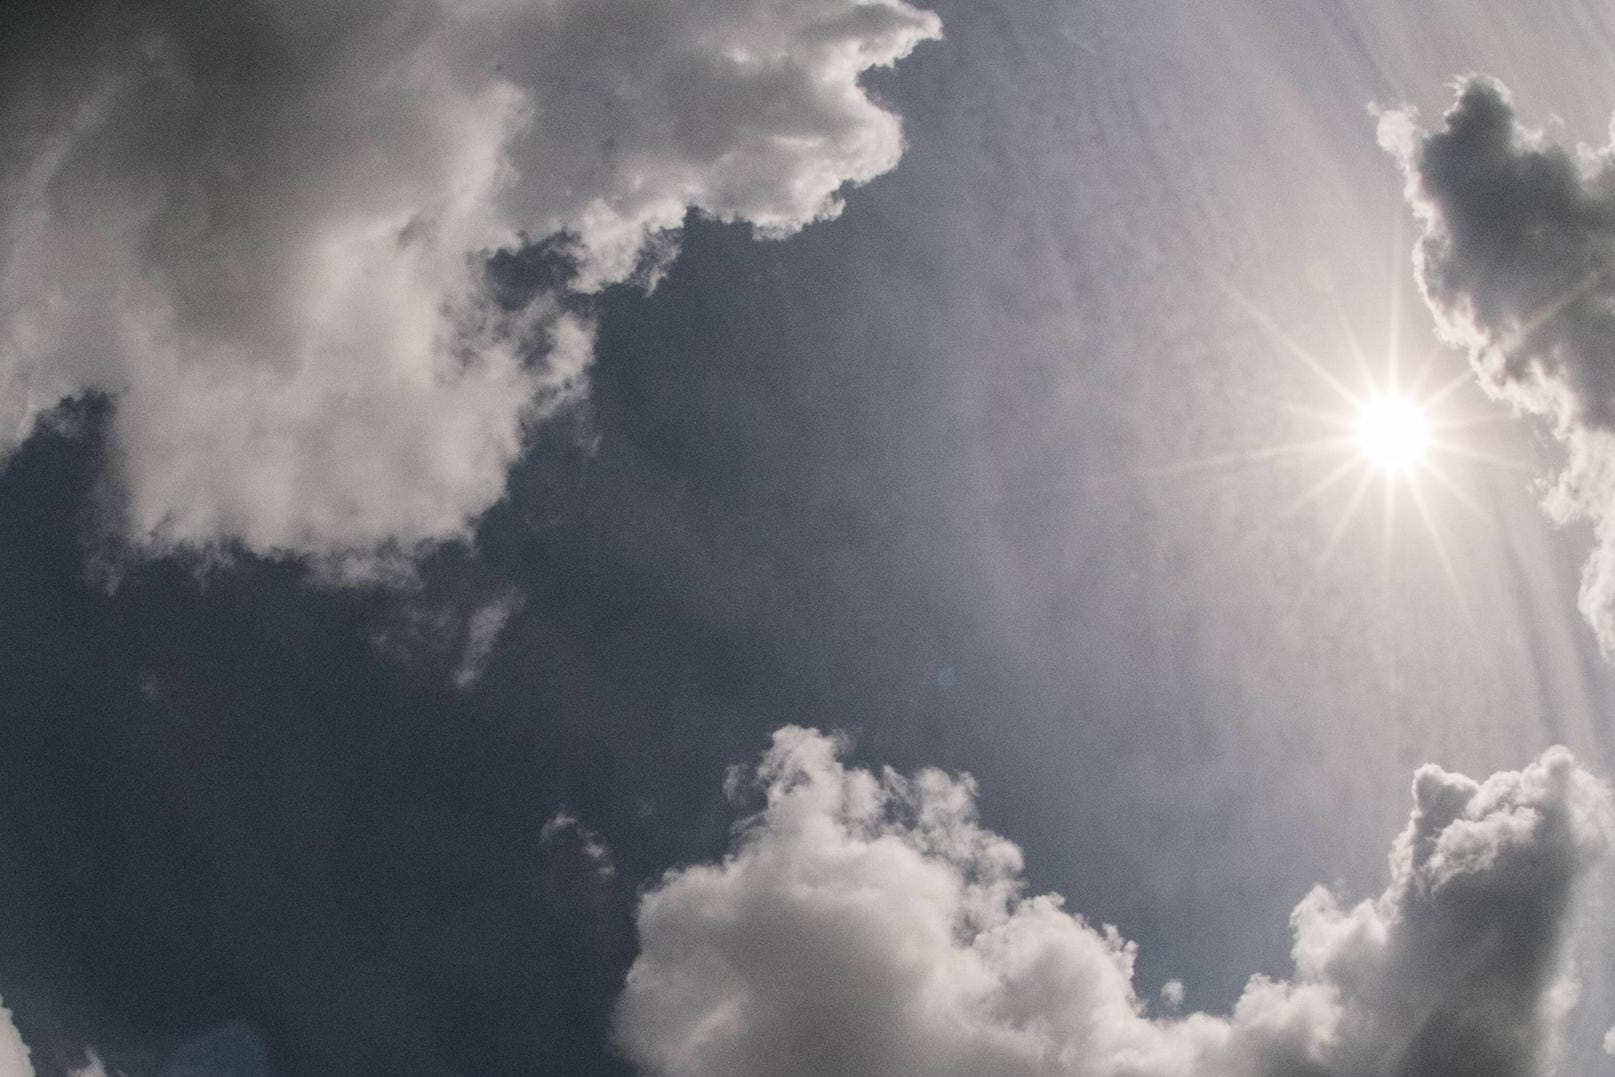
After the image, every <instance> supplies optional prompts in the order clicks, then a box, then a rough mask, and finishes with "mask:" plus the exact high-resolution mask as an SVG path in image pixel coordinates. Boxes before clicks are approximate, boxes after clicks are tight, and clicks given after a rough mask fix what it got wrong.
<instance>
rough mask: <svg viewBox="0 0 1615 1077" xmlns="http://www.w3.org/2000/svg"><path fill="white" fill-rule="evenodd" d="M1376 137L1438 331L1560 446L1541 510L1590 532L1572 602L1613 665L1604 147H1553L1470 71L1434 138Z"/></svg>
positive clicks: (1414, 133)
mask: <svg viewBox="0 0 1615 1077" xmlns="http://www.w3.org/2000/svg"><path fill="white" fill-rule="evenodd" d="M1380 142H1381V144H1382V145H1384V146H1385V147H1386V148H1387V149H1388V150H1389V151H1390V152H1391V153H1392V154H1393V155H1394V156H1395V157H1396V159H1397V161H1398V162H1399V164H1400V165H1401V167H1402V169H1403V171H1404V173H1405V174H1406V176H1407V197H1408V200H1409V202H1410V203H1411V204H1412V206H1413V209H1414V211H1415V213H1416V214H1417V215H1418V217H1419V219H1420V220H1421V222H1422V223H1423V225H1424V235H1423V237H1422V238H1421V239H1420V241H1419V245H1418V248H1417V251H1416V254H1415V261H1416V266H1417V271H1418V278H1419V283H1420V286H1421V288H1422V289H1423V291H1424V296H1425V299H1426V302H1427V303H1428V305H1429V307H1430V309H1431V311H1432V312H1433V313H1434V314H1435V316H1436V320H1437V324H1438V327H1439V329H1440V331H1441V333H1442V335H1443V336H1444V337H1445V338H1446V339H1447V340H1449V341H1451V342H1453V343H1455V344H1458V345H1461V346H1463V347H1465V348H1467V349H1468V351H1469V355H1470V360H1471V363H1472V364H1473V366H1474V368H1475V371H1476V373H1477V375H1479V378H1480V381H1481V385H1482V386H1483V387H1484V388H1485V389H1486V390H1487V391H1488V392H1490V393H1491V394H1492V395H1494V396H1497V397H1499V398H1501V399H1503V400H1506V401H1508V402H1509V403H1511V404H1512V405H1513V406H1514V407H1516V408H1518V409H1520V410H1522V411H1525V412H1529V413H1532V414H1537V415H1543V416H1546V417H1548V418H1549V419H1550V420H1551V422H1552V426H1553V430H1554V432H1555V433H1556V434H1557V436H1558V437H1559V438H1560V439H1561V440H1563V441H1564V442H1565V443H1566V444H1567V446H1568V450H1569V459H1568V463H1567V465H1566V467H1565V469H1564V471H1563V473H1562V474H1561V475H1560V476H1559V477H1558V480H1557V483H1556V484H1555V485H1554V486H1553V487H1552V488H1551V490H1550V491H1549V493H1548V498H1547V505H1548V508H1549V509H1550V510H1551V511H1552V512H1553V513H1554V514H1555V515H1556V516H1557V517H1559V518H1560V519H1572V518H1577V517H1585V518H1587V519H1590V520H1591V521H1592V522H1593V525H1594V528H1595V531H1596V534H1597V548H1596V549H1595V551H1594V553H1593V555H1592V557H1591V558H1590V559H1589V560H1588V562H1587V566H1586V569H1585V571H1584V573H1583V576H1582V588H1581V607H1582V612H1583V613H1584V614H1586V616H1587V618H1588V620H1589V621H1590V622H1591V623H1592V625H1593V627H1594V629H1595V630H1596V631H1597V634H1598V639H1599V643H1600V645H1601V646H1602V647H1603V649H1604V652H1605V654H1606V655H1609V656H1611V657H1615V149H1611V148H1604V149H1594V148H1591V147H1587V146H1577V147H1575V148H1574V149H1567V148H1564V147H1561V146H1557V145H1554V144H1552V143H1550V142H1549V141H1548V139H1547V137H1546V136H1545V135H1544V134H1543V133H1542V132H1541V131H1537V130H1533V129H1531V128H1528V127H1526V126H1524V125H1523V124H1521V123H1520V122H1519V120H1518V119H1517V117H1516V115H1515V111H1514V106H1513V103H1512V101H1511V99H1510V96H1509V93H1508V90H1507V89H1506V88H1505V87H1504V86H1503V85H1502V84H1501V83H1499V82H1497V81H1496V80H1493V79H1489V78H1484V77H1479V76H1476V77H1472V78H1469V79H1466V80H1464V81H1463V82H1462V83H1461V84H1460V85H1459V88H1458V98H1457V102H1456V103H1455V104H1454V105H1453V106H1452V108H1451V109H1449V110H1448V112H1447V114H1446V115H1445V116H1444V117H1443V122H1442V125H1441V128H1440V129H1439V130H1435V131H1425V130H1423V129H1421V128H1420V126H1419V123H1418V117H1417V116H1416V115H1415V114H1414V113H1413V112H1412V111H1411V110H1409V109H1401V110H1395V111H1391V112H1387V113H1385V114H1384V115H1383V116H1382V117H1381V119H1380Z"/></svg>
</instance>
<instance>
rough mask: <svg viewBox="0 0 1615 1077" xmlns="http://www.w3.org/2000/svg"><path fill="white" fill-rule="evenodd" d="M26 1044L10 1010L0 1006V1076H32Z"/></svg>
mask: <svg viewBox="0 0 1615 1077" xmlns="http://www.w3.org/2000/svg"><path fill="white" fill-rule="evenodd" d="M28 1056H29V1051H28V1045H27V1044H25V1043H23V1042H22V1036H21V1035H20V1034H19V1033H18V1032H17V1026H16V1025H15V1024H14V1023H13V1022H12V1020H11V1011H10V1010H8V1009H6V1008H5V1007H4V1006H0V1077H34V1064H33V1063H32V1062H30V1061H29V1058H28Z"/></svg>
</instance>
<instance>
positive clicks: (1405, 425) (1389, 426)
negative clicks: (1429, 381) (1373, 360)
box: [1352, 392, 1434, 475]
mask: <svg viewBox="0 0 1615 1077" xmlns="http://www.w3.org/2000/svg"><path fill="white" fill-rule="evenodd" d="M1352 439H1353V442H1354V444H1355V446H1356V448H1357V452H1358V455H1360V456H1361V457H1362V459H1363V460H1364V461H1365V462H1367V463H1368V464H1369V465H1370V466H1372V467H1376V468H1378V469H1379V470H1381V471H1383V472H1385V473H1387V474H1388V475H1406V474H1409V473H1411V472H1413V471H1415V470H1417V469H1418V468H1420V467H1422V466H1424V464H1425V463H1426V462H1427V461H1428V459H1429V454H1430V447H1431V444H1432V442H1433V441H1434V431H1433V429H1432V423H1431V418H1430V411H1429V408H1428V407H1427V406H1426V405H1425V404H1424V403H1423V402H1421V401H1419V400H1417V399H1414V398H1413V397H1409V396H1403V395H1401V394H1399V393H1394V392H1392V393H1384V394H1377V395H1374V396H1369V397H1366V398H1364V399H1363V400H1361V401H1360V402H1358V404H1357V416H1356V423H1355V425H1354V427H1353V429H1352Z"/></svg>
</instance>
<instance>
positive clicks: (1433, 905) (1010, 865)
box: [618, 728, 1611, 1077]
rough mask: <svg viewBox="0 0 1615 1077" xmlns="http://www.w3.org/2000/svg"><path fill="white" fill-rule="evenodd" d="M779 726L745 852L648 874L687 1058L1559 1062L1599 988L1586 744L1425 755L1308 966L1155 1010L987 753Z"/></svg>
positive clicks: (1176, 1066) (872, 1064)
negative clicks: (1510, 752)
mask: <svg viewBox="0 0 1615 1077" xmlns="http://www.w3.org/2000/svg"><path fill="white" fill-rule="evenodd" d="M841 748H842V746H841V745H840V744H839V743H838V742H837V741H835V740H833V739H831V738H828V737H825V736H823V735H820V734H819V733H816V732H813V731H809V730H804V729H798V728H787V729H783V730H781V731H779V732H778V733H777V734H775V737H774V743H773V747H772V748H771V749H770V750H769V751H768V752H767V754H766V755H765V756H764V757H763V760H762V763H761V765H760V766H759V767H758V768H757V770H756V772H755V776H756V779H757V781H758V782H760V784H761V785H762V787H763V788H764V789H766V792H767V805H766V807H765V808H764V809H763V810H762V812H761V813H760V814H759V815H758V816H756V817H755V818H754V819H752V820H751V821H750V822H749V823H748V824H747V826H746V827H745V828H744V830H743V831H742V834H741V837H740V838H739V840H738V844H737V847H736V848H735V849H734V850H733V851H732V852H731V854H730V855H729V856H728V857H727V858H725V859H724V860H723V861H722V862H721V863H717V864H704V865H697V866H694V867H689V868H685V869H682V870H678V871H674V872H672V873H671V874H669V875H668V876H667V877H666V878H664V879H663V880H662V881H661V883H660V884H659V885H657V886H656V887H654V888H652V889H651V890H650V891H649V892H648V893H646V895H645V896H644V899H643V902H642V904H641V906H640V909H639V918H638V919H639V930H640V937H641V943H642V947H643V949H642V953H641V955H640V957H639V958H638V960H637V961H636V962H635V964H634V966H633V968H632V970H631V972H630V973H629V977H628V984H627V988H626V990H625V992H624V994H623V996H622V999H621V1002H620V1005H619V1010H618V1032H619V1039H620V1042H621V1044H622V1046H623V1048H624V1050H625V1051H626V1052H627V1053H628V1054H629V1055H630V1056H631V1057H632V1058H633V1059H634V1060H636V1061H637V1062H638V1063H640V1064H641V1065H642V1066H644V1067H645V1069H646V1070H647V1071H648V1072H649V1073H652V1074H659V1075H665V1077H684V1075H689V1077H695V1075H700V1077H728V1075H734V1077H752V1075H754V1074H759V1073H769V1074H776V1075H780V1077H827V1075H838V1077H887V1075H890V1074H896V1073H903V1074H925V1075H927V1077H941V1075H950V1074H951V1075H958V1077H967V1075H970V1077H974V1075H977V1074H983V1073H992V1074H998V1075H1005V1077H1008V1075H1017V1074H1024V1075H1028V1077H1031V1075H1040V1077H1075V1075H1084V1077H1123V1075H1126V1077H1167V1075H1173V1077H1190V1075H1193V1077H1218V1075H1226V1077H1236V1075H1238V1077H1256V1075H1271V1077H1279V1075H1284V1077H1298V1075H1314V1077H1334V1075H1346V1074H1382V1075H1390V1074H1397V1075H1404V1074H1405V1075H1408V1077H1412V1075H1419V1077H1444V1075H1453V1077H1457V1075H1459V1074H1465V1075H1470V1074H1477V1073H1484V1074H1487V1075H1489V1077H1510V1075H1525V1074H1535V1073H1542V1072H1548V1071H1550V1070H1551V1069H1552V1064H1553V1057H1554V1054H1555V1039H1556V1037H1557V1035H1558V1034H1559V1030H1560V1026H1561V1024H1562V1022H1563V1020H1564V1018H1565V1016H1566V1013H1567V1011H1568V1010H1569V1008H1570V1007H1571V1006H1572V1005H1573V1004H1574V1000H1575V983H1574V979H1573V976H1572V968H1571V964H1570V961H1569V959H1568V946H1567V930H1566V928H1567V925H1570V924H1572V923H1573V922H1574V910H1575V905H1574V898H1575V897H1576V895H1577V893H1578V883H1579V882H1580V881H1581V879H1582V877H1583V876H1584V875H1585V874H1586V872H1587V869H1588V867H1589V865H1591V864H1592V863H1594V862H1595V861H1596V860H1597V859H1598V858H1600V857H1601V856H1603V855H1604V854H1605V852H1606V850H1607V847H1608V844H1609V841H1610V828H1611V824H1610V814H1609V806H1608V802H1607V798H1606V793H1605V791H1604V789H1603V787H1602V786H1601V785H1600V784H1599V783H1598V782H1596V781H1595V780H1594V779H1593V778H1591V777H1590V776H1589V775H1588V774H1586V773H1585V772H1584V771H1582V770H1580V769H1578V768H1577V766H1576V764H1575V762H1574V760H1573V759H1572V758H1571V756H1570V755H1569V753H1568V752H1566V751H1564V750H1563V749H1553V750H1551V751H1549V752H1548V753H1546V754H1545V755H1543V757H1542V758H1541V759H1540V760H1539V761H1537V762H1536V763H1533V764H1532V765H1531V766H1529V767H1527V768H1525V769H1524V770H1522V771H1518V772H1508V773H1500V774H1496V775H1493V776H1492V777H1491V778H1489V779H1487V780H1486V781H1485V782H1475V781H1471V780H1470V779H1468V778H1465V777H1463V776H1461V775H1457V774H1450V773H1448V772H1446V771H1443V770H1441V769H1440V768H1438V767H1434V766H1427V767H1424V768H1422V769H1420V770H1419V772H1418V775H1417V777H1416V779H1415V781H1414V784H1413V797H1414V806H1413V813H1412V816H1411V818H1410V819H1409V821H1408V824H1407V828H1406V829H1405V830H1404V831H1403V833H1402V835H1401V836H1400V838H1398V839H1397V842H1396V845H1395V848H1394V850H1393V852H1392V855H1391V881H1390V884H1389V886H1388V887H1387V888H1386V889H1385V891H1384V893H1382V894H1381V895H1380V896H1379V897H1378V898H1376V899H1374V900H1371V901H1363V902H1361V903H1359V904H1356V905H1351V906H1347V905H1344V904H1342V903H1341V902H1340V900H1339V899H1338V898H1336V897H1335V895H1334V894H1332V893H1331V892H1330V891H1328V890H1325V889H1322V888H1320V889H1317V890H1315V891H1313V893H1311V894H1310V895H1309V896H1308V897H1307V898H1306V899H1305V900H1304V901H1302V902H1301V904H1300V905H1299V906H1298V907H1297V908H1296V910H1295V913H1294V915H1293V916H1292V917H1291V924H1292V928H1293V930H1294V935H1295V945H1294V951H1293V952H1294V959H1295V970H1294V973H1293V975H1292V977H1291V978H1290V979H1288V980H1284V981H1278V980H1271V979H1267V978H1264V977H1260V976H1258V977H1255V978H1253V979H1252V980H1251V981H1250V983H1249V985H1248V986H1247V987H1246V989H1245V991H1244V994H1243V995H1242V997H1241V998H1240V999H1239V1001H1238V1004H1237V1005H1236V1006H1235V1007H1234V1010H1233V1013H1232V1014H1231V1015H1229V1016H1226V1017H1218V1016H1210V1015H1206V1014H1193V1015H1190V1016H1187V1017H1182V1018H1177V1017H1152V1016H1150V1015H1149V1013H1148V1011H1147V1008H1146V1006H1145V1003H1144V1002H1143V1001H1142V1000H1141V999H1140V998H1139V997H1138V996H1137V994H1135V992H1134V988H1133V983H1132V973H1133V960H1134V953H1135V949H1134V946H1133V944H1132V943H1129V942H1126V941H1124V940H1123V939H1122V938H1121V937H1120V936H1119V934H1118V933H1117V932H1116V930H1115V929H1114V928H1110V927H1105V928H1103V929H1096V928H1094V927H1092V926H1090V925H1089V924H1088V923H1086V922H1085V921H1083V920H1082V919H1081V918H1080V917H1078V916H1075V915H1073V914H1071V913H1068V912H1066V911H1065V910H1064V909H1063V908H1062V907H1061V902H1060V899H1059V898H1057V897H1053V896H1043V897H1028V896H1026V895H1025V894H1024V892H1023V884H1022V880H1021V856H1020V852H1019V850H1018V849H1016V848H1015V846H1013V845H1011V844H1010V843H1009V842H1007V841H1005V840H1004V839H1002V838H1000V837H998V836H997V835H994V834H992V833H990V832H989V831H987V830H985V829H983V828H982V827H981V826H980V824H979V822H978V821H977V818H976V815H975V808H974V793H975V790H974V787H973V786H972V784H971V782H970V780H969V779H968V778H963V779H961V778H953V777H949V776H948V775H945V774H942V773H939V772H936V771H924V772H922V773H920V774H918V775H916V776H914V777H911V778H908V777H903V776H900V775H897V774H894V773H892V772H891V771H887V772H885V773H883V774H879V775H877V774H874V773H871V772H869V771H865V770H861V769H856V768H850V767H848V766H846V765H845V764H844V763H843V762H842V761H841V759H840V758H839V756H840V752H841Z"/></svg>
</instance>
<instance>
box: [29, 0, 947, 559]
mask: <svg viewBox="0 0 1615 1077" xmlns="http://www.w3.org/2000/svg"><path fill="white" fill-rule="evenodd" d="M0 18H3V22H0V39H3V40H4V42H5V43H4V45H0V50H3V54H0V71H3V74H0V141H3V142H4V143H5V145H6V146H7V152H6V155H5V161H4V162H3V163H0V296H3V298H0V453H9V452H11V451H12V450H14V449H15V447H16V445H17V444H18V443H19V442H20V441H21V440H22V439H24V438H26V437H27V436H28V435H29V433H30V432H31V431H32V430H33V429H34V428H35V426H36V424H37V422H38V420H39V417H40V416H41V415H42V414H44V413H46V412H48V411H49V410H50V409H52V408H54V407H55V406H56V405H57V404H58V403H59V402H60V401H61V400H62V399H63V398H65V397H71V396H75V395H78V394H82V393H86V392H100V393H104V394H107V395H109V396H111V397H113V398H115V400H116V409H115V416H114V419H113V445H114V452H113V454H112V460H111V463H112V466H113V470H114V476H115V480H116V485H117V488H118V491H119V494H120V497H119V500H118V505H117V508H118V524H119V526H120V528H121V529H122V531H123V532H124V533H125V535H126V536H127V537H128V538H129V539H131V540H132V541H133V542H134V544H135V545H136V546H137V547H143V548H148V549H157V550H165V549H171V548H175V547H203V548H208V547H218V546H220V545H226V544H230V543H238V544H240V545H241V546H244V547H245V548H246V549H249V550H252V551H255V552H260V553H265V552H277V551H279V552H293V553H308V554H313V555H318V556H321V557H324V558H326V559H327V560H330V561H338V562H344V563H345V567H347V568H349V569H354V568H362V567H369V568H374V567H376V566H375V565H374V563H373V562H374V555H376V554H377V553H384V552H389V551H390V552H393V553H403V554H406V555H407V554H410V553H412V552H414V551H415V550H416V549H417V548H418V547H420V546H421V545H422V544H429V543H432V542H434V541H438V540H442V539H445V538H453V537H461V536H464V535H466V534H467V533H468V529H469V525H470V523H471V521H472V520H474V518H476V517H477V516H479V515H480V514H481V513H482V512H484V511H485V510H486V509H487V508H488V507H489V506H490V505H492V504H493V503H495V502H496V501H497V500H498V499H499V497H500V496H501V495H502V493H503V492H504V488H505V487H504V483H505V474H506V470H507V468H508V467H509V465H510V464H511V462H512V461H513V460H514V459H515V457H516V456H517V454H518V452H519V451H520V449H521V446H522V442H523V437H524V431H525V429H526V426H527V425H528V424H529V423H530V422H531V421H532V420H534V419H535V418H538V417H541V416H543V415H545V414H547V413H548V412H549V411H550V410H552V409H553V407H554V405H555V403H556V401H557V400H558V399H563V398H565V397H567V396H568V395H570V394H573V393H575V392H576V391H577V390H578V388H579V387H580V385H581V382H582V379H583V375H584V370H585V368H586V366H587V364H588V362H589V360H590V356H591V350H592V340H593V328H592V324H591V322H590V321H589V319H588V318H587V317H586V316H584V315H583V314H582V313H580V312H579V310H578V309H576V308H575V307H572V306H568V305H567V304H565V303H563V302H560V301H559V300H558V299H557V298H556V296H555V295H554V294H552V293H542V294H539V295H537V296H534V297H531V298H529V299H528V301H526V302H524V303H522V304H520V305H519V306H517V307H515V308H511V307H507V306H504V305H501V304H499V303H496V302H493V301H492V299H491V296H490V289H489V287H488V284H487V280H486V277H485V274H484V272H483V269H482V259H483V258H484V257H485V256H486V255H488V254H490V253H492V252H494V251H497V250H500V249H504V248H512V247H519V246H520V245H521V244H523V243H525V242H527V241H528V240H529V238H530V237H556V236H560V237H565V240H564V242H565V245H566V247H567V250H568V253H569V255H570V257H571V260H572V262H573V264H574V269H575V276H574V278H573V279H572V280H571V281H570V282H569V287H570V288H571V289H572V290H573V291H575V292H580V293H592V292H594V291H597V290H598V289H599V288H601V287H602V286H604V285H606V284H609V283H612V282H618V281H623V280H627V279H630V278H635V277H636V276H637V278H638V279H641V280H647V279H650V277H649V276H647V275H648V274H654V272H655V271H656V269H657V267H658V265H660V264H662V263H665V260H666V258H667V257H668V256H669V255H670V254H671V252H672V250H673V249H674V247H673V236H672V234H673V231H674V230H676V229H677V228H678V227H679V226H680V225H681V223H682V222H683V220H684V218H685V215H686V213H687V212H690V211H692V210H693V211H696V212H699V213H702V214H706V215H709V216H711V217H715V218H717V219H720V220H744V221H748V222H750V223H752V224H753V225H754V226H755V227H756V228H757V230H758V231H760V232H761V233H763V234H766V235H770V236H781V235H786V234H789V233H791V232H794V231H796V230H798V229H800V228H801V227H802V226H804V225H806V224H807V223H809V222H811V221H814V220H819V219H823V218H826V217H832V216H835V215H836V214H837V213H838V212H839V211H840V208H841V203H840V201H839V198H838V192H839V191H840V190H841V189H842V187H843V186H844V185H846V184H848V183H859V182H863V181H866V180H868V179H870V178H872V177H873V176H876V175H878V174H880V173H882V172H885V171H887V170H888V169H890V168H891V167H892V166H893V165H894V164H895V163H896V161H897V158H898V156H899V154H900V153H901V150H902V136H901V131H900V124H899V121H898V119H897V117H896V116H895V115H893V114H892V113H890V112H889V111H887V110H885V109H883V108H882V107H880V106H879V105H878V104H877V103H875V102H874V101H873V100H872V99H871V98H870V97H869V96H868V95H867V94H866V93H865V92H864V90H863V89H862V87H861V86H860V84H859V78H860V76H861V74H862V73H863V72H865V71H866V70H868V69H869V68H871V67H875V66H880V65H885V64H890V63H892V62H894V61H895V60H897V59H899V58H901V57H902V56H904V55H906V54H907V53H908V52H909V50H910V49H912V48H913V47H914V46H915V45H916V44H917V43H918V42H920V41H922V40H924V39H927V38H931V37H935V36H937V34H938V32H939V23H938V20H937V19H936V17H935V16H934V15H932V14H930V13H928V12H924V11H921V10H919V9H917V8H915V7H912V6H910V5H909V4H907V3H905V2H904V0H810V2H807V3H801V2H794V3H779V2H777V0H710V2H704V3H698V4H688V3H671V2H669V3H656V4H650V5H646V4H642V3H632V2H626V0H625V2H617V0H612V2H610V3H592V2H591V3H573V2H565V3H558V4H557V3H522V2H514V0H488V2H482V0H384V2H377V0H366V2H364V3H360V4H351V5H342V6H341V7H340V8H339V9H333V8H331V7H330V6H329V5H326V4H320V3H296V2H293V3H286V2H268V0H266V2H261V3H253V4H249V5H246V6H242V5H233V6H231V7H230V8H229V9H228V10H225V9H218V10H214V9H211V8H207V7H206V6H205V5H194V4H186V3H173V2H166V0H151V2H146V3H138V4H111V3H93V2H91V3H77V4H67V5H48V4H43V3H35V2H32V0H29V2H25V3H22V4H18V5H7V12H6V14H5V15H4V16H3V17H0Z"/></svg>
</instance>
